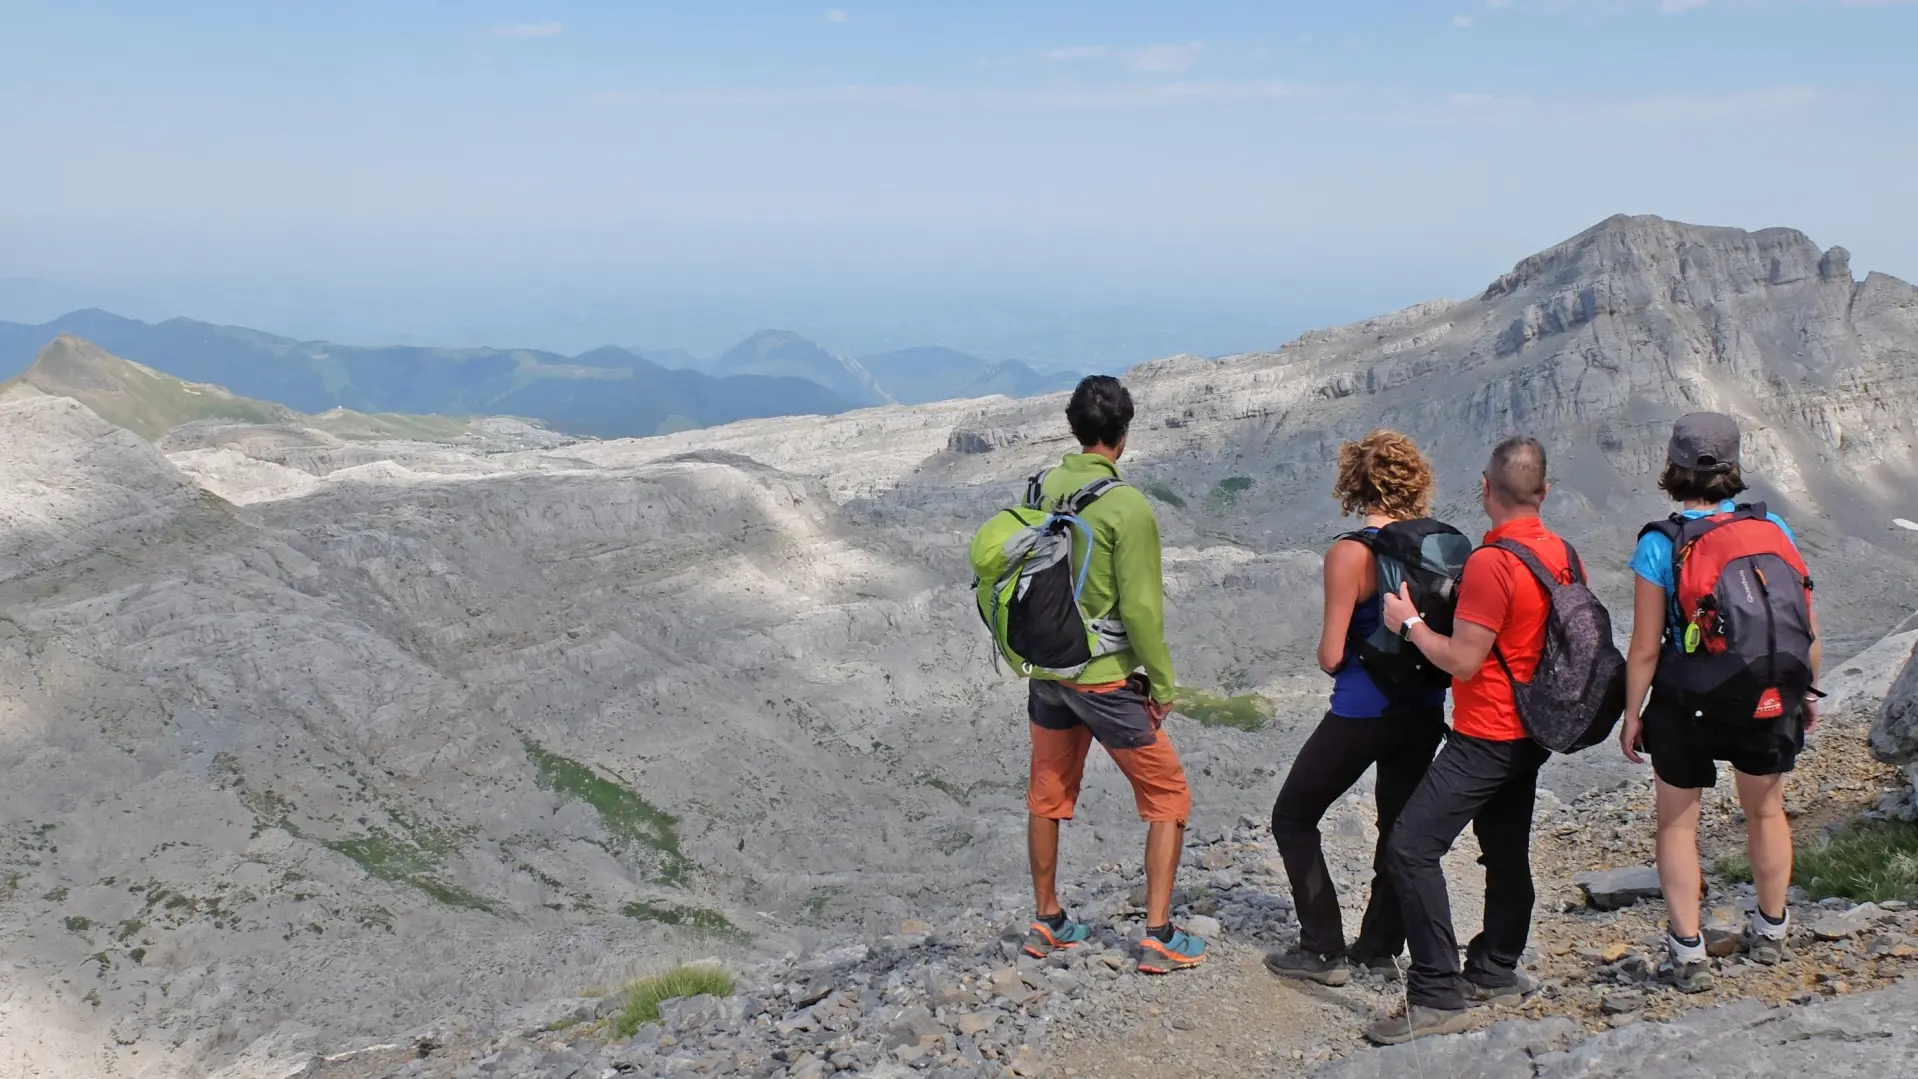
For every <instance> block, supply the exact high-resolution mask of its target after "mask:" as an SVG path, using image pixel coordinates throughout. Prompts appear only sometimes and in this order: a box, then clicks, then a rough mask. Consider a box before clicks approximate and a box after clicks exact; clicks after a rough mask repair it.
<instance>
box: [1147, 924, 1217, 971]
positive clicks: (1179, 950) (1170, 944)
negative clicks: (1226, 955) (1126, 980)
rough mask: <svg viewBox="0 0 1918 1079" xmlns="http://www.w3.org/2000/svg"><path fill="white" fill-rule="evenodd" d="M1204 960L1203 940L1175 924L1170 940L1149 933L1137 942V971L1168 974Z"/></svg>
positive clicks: (1194, 965) (1188, 967)
mask: <svg viewBox="0 0 1918 1079" xmlns="http://www.w3.org/2000/svg"><path fill="white" fill-rule="evenodd" d="M1203 962H1205V940H1204V939H1203V938H1201V937H1195V936H1193V935H1192V934H1190V933H1188V932H1186V931H1185V930H1183V929H1180V928H1177V927H1176V926H1175V927H1174V928H1173V930H1172V939H1171V940H1160V939H1159V938H1158V937H1155V936H1153V935H1152V934H1150V933H1147V934H1146V935H1145V939H1144V940H1141V941H1140V942H1139V973H1141V974H1170V973H1172V972H1173V971H1175V970H1187V969H1190V968H1192V967H1196V966H1198V965H1199V964H1200V963H1203Z"/></svg>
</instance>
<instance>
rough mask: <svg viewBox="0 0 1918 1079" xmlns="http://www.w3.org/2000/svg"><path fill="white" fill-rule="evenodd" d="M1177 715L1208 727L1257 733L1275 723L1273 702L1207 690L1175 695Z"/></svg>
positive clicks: (1183, 689) (1181, 689)
mask: <svg viewBox="0 0 1918 1079" xmlns="http://www.w3.org/2000/svg"><path fill="white" fill-rule="evenodd" d="M1172 709H1173V711H1175V712H1177V713H1179V714H1180V715H1182V716H1188V717H1190V718H1192V719H1194V720H1197V721H1198V722H1199V723H1200V724H1201V725H1203V726H1207V727H1236V728H1238V729H1239V730H1242V731H1256V730H1259V729H1261V728H1263V727H1264V726H1265V725H1266V724H1267V723H1270V722H1272V715H1273V712H1274V709H1273V706H1272V702H1271V701H1268V700H1266V699H1265V698H1264V697H1261V696H1259V695H1258V694H1256V693H1241V694H1239V695H1238V696H1235V697H1227V696H1223V695H1221V694H1218V693H1208V692H1206V691H1205V690H1203V689H1193V688H1192V687H1190V686H1180V687H1178V689H1177V690H1175V691H1174V693H1173V705H1172Z"/></svg>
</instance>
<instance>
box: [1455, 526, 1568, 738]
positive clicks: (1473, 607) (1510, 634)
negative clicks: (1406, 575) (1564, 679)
mask: <svg viewBox="0 0 1918 1079" xmlns="http://www.w3.org/2000/svg"><path fill="white" fill-rule="evenodd" d="M1502 539H1509V540H1514V541H1516V542H1518V543H1522V544H1524V545H1525V546H1527V547H1529V548H1531V549H1532V553H1533V554H1536V555H1538V559H1539V561H1541V562H1543V563H1545V567H1546V568H1547V569H1549V570H1551V571H1552V572H1553V573H1556V574H1558V575H1559V579H1560V580H1563V581H1565V582H1567V583H1570V582H1571V569H1570V564H1569V560H1568V559H1567V558H1566V556H1565V543H1564V541H1563V540H1561V539H1559V538H1558V536H1557V535H1556V534H1554V533H1553V532H1552V531H1551V530H1549V529H1547V528H1546V527H1545V522H1543V521H1541V520H1539V519H1538V518H1537V517H1520V518H1518V519H1516V520H1512V521H1507V522H1505V523H1504V524H1502V525H1499V526H1498V527H1497V528H1494V529H1492V530H1491V531H1490V532H1487V533H1485V542H1486V544H1487V545H1488V546H1485V547H1480V548H1479V549H1478V550H1476V551H1473V552H1472V557H1470V558H1468V559H1466V561H1465V572H1464V574H1463V575H1462V576H1461V577H1460V578H1459V586H1458V612H1457V614H1455V615H1454V616H1453V618H1454V621H1455V622H1470V623H1472V624H1473V625H1477V626H1484V627H1485V628H1486V629H1489V630H1491V631H1492V632H1493V633H1496V634H1498V641H1497V645H1496V648H1497V651H1498V652H1500V653H1503V654H1504V656H1505V662H1507V663H1509V664H1511V666H1512V675H1513V676H1514V677H1516V678H1518V679H1519V680H1520V681H1527V682H1528V681H1531V678H1532V672H1533V671H1535V670H1537V669H1538V658H1539V656H1540V655H1541V654H1542V653H1543V652H1544V651H1545V617H1546V615H1547V614H1549V613H1550V612H1551V609H1552V605H1551V598H1550V597H1549V596H1547V595H1546V593H1545V586H1544V585H1541V584H1539V583H1538V580H1537V579H1536V578H1534V577H1533V576H1532V571H1531V570H1528V569H1526V568H1525V563H1523V562H1520V561H1519V560H1518V556H1517V555H1514V554H1512V553H1510V552H1508V551H1501V550H1499V549H1497V548H1495V547H1492V546H1489V545H1490V544H1493V543H1496V542H1498V541H1499V540H1502ZM1581 568H1582V567H1581ZM1452 729H1453V730H1455V731H1457V732H1458V733H1460V734H1463V735H1467V736H1469V737H1472V738H1483V739H1486V740H1487V741H1492V742H1515V741H1517V740H1519V739H1520V738H1525V737H1528V736H1527V735H1526V733H1525V724H1523V723H1521V722H1520V721H1519V718H1518V706H1517V705H1516V704H1514V703H1513V700H1512V683H1511V681H1510V680H1508V679H1507V678H1506V677H1505V669H1504V668H1503V667H1500V666H1499V662H1498V656H1497V655H1495V654H1490V653H1488V654H1487V655H1486V657H1485V663H1484V665H1483V666H1481V667H1480V668H1479V669H1478V673H1477V674H1474V675H1473V676H1472V677H1470V678H1467V679H1465V680H1463V681H1459V680H1456V679H1455V680H1454V681H1453V682H1452Z"/></svg>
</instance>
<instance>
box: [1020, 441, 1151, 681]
mask: <svg viewBox="0 0 1918 1079" xmlns="http://www.w3.org/2000/svg"><path fill="white" fill-rule="evenodd" d="M1108 476H1110V477H1113V478H1118V476H1119V469H1118V466H1116V465H1114V464H1113V463H1112V462H1111V461H1108V460H1106V459H1105V458H1104V457H1101V456H1099V455H1098V454H1096V453H1068V454H1066V457H1065V460H1064V461H1063V462H1062V463H1061V464H1060V465H1059V467H1057V468H1055V469H1053V470H1051V471H1050V472H1047V473H1046V478H1045V485H1044V495H1045V497H1046V498H1047V499H1048V500H1050V499H1053V498H1057V497H1059V496H1061V495H1069V494H1072V493H1073V492H1075V491H1077V490H1078V489H1079V488H1081V487H1084V486H1085V485H1086V484H1088V483H1091V482H1093V481H1094V480H1099V479H1104V478H1106V477H1108ZM1082 516H1083V517H1084V519H1085V522H1086V523H1087V524H1088V525H1090V526H1091V527H1092V533H1093V536H1094V541H1093V545H1092V565H1091V567H1090V568H1088V569H1087V571H1086V585H1085V591H1084V592H1083V593H1081V595H1080V606H1081V607H1082V608H1083V609H1084V610H1085V613H1086V617H1087V618H1106V617H1109V616H1111V615H1112V613H1113V612H1114V611H1115V609H1116V611H1117V613H1118V616H1119V620H1120V621H1122V622H1124V623H1125V631H1126V638H1127V640H1129V641H1130V642H1131V647H1130V648H1128V649H1126V650H1125V651H1123V652H1115V653H1113V654H1112V655H1109V656H1100V657H1099V658H1098V659H1095V660H1093V661H1092V662H1091V663H1090V664H1089V665H1088V666H1087V667H1086V669H1085V670H1084V671H1083V672H1081V673H1080V675H1079V677H1078V678H1076V679H1074V681H1076V682H1079V683H1081V684H1083V685H1102V684H1105V683H1110V682H1123V681H1125V679H1126V678H1127V676H1129V675H1130V674H1131V673H1132V672H1133V671H1135V670H1137V669H1138V668H1140V667H1144V668H1145V673H1146V675H1147V677H1149V678H1151V679H1152V699H1153V700H1155V701H1157V702H1159V703H1160V704H1167V703H1170V702H1171V700H1172V690H1173V685H1174V683H1173V678H1172V651H1171V649H1169V648H1167V647H1166V643H1165V578H1164V577H1163V576H1162V575H1161V573H1160V552H1159V519H1158V518H1157V517H1154V516H1153V515H1152V506H1151V504H1150V503H1148V502H1147V501H1146V499H1145V495H1143V494H1141V493H1139V490H1138V489H1137V488H1135V487H1116V488H1114V489H1112V490H1111V491H1109V492H1107V493H1106V494H1105V496H1104V497H1102V498H1100V499H1099V500H1098V501H1097V502H1094V503H1093V504H1092V505H1091V506H1088V507H1087V508H1086V511H1085V513H1084V514H1083V515H1082ZM1072 557H1073V564H1074V565H1078V564H1079V560H1080V559H1083V558H1084V557H1085V540H1084V539H1083V538H1082V537H1081V536H1080V535H1079V534H1078V533H1076V532H1075V533H1074V534H1073V537H1072Z"/></svg>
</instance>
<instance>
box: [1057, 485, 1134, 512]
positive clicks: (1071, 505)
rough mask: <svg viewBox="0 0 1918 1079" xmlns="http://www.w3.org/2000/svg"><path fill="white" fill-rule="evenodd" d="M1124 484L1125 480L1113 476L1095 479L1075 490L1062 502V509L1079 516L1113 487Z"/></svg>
mask: <svg viewBox="0 0 1918 1079" xmlns="http://www.w3.org/2000/svg"><path fill="white" fill-rule="evenodd" d="M1124 486H1125V481H1124V480H1119V479H1114V478H1112V477H1111V476H1106V477H1104V478H1102V479H1096V480H1093V481H1092V482H1091V483H1088V484H1086V485H1085V486H1084V487H1081V488H1079V489H1078V490H1077V491H1075V492H1073V494H1072V497H1070V498H1067V499H1065V500H1064V501H1063V502H1061V503H1060V509H1061V510H1063V511H1064V512H1066V513H1070V514H1072V515H1073V516H1074V517H1077V516H1078V515H1079V514H1081V513H1084V512H1085V511H1086V507H1087V506H1090V505H1092V504H1093V503H1094V502H1097V501H1099V499H1101V498H1104V497H1105V496H1106V494H1107V493H1109V492H1110V491H1112V489H1113V488H1115V487H1124Z"/></svg>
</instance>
